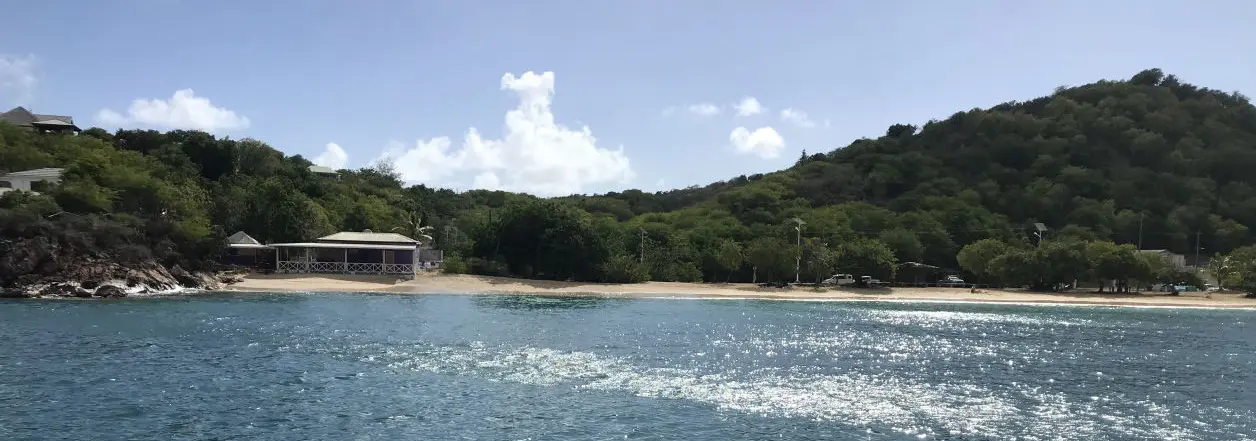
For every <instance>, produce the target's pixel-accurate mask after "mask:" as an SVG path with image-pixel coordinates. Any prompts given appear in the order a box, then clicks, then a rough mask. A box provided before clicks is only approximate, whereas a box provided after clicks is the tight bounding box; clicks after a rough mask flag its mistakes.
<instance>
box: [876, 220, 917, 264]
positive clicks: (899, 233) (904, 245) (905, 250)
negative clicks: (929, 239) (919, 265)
mask: <svg viewBox="0 0 1256 441" xmlns="http://www.w3.org/2000/svg"><path fill="white" fill-rule="evenodd" d="M878 239H880V240H881V242H882V243H884V244H885V245H886V246H889V247H890V249H892V250H894V257H895V258H897V259H898V261H899V262H915V261H918V260H920V258H921V256H923V255H924V251H925V247H924V245H923V244H921V243H920V238H918V237H916V233H913V232H911V231H908V230H906V229H903V228H895V229H893V230H886V231H883V232H881V234H880V236H878Z"/></svg>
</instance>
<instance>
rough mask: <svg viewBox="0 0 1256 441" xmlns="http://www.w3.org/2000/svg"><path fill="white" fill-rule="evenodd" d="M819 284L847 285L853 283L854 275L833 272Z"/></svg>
mask: <svg viewBox="0 0 1256 441" xmlns="http://www.w3.org/2000/svg"><path fill="white" fill-rule="evenodd" d="M820 284H821V285H834V286H847V285H854V284H855V276H852V275H850V274H834V275H833V277H829V278H827V279H824V281H822V282H820Z"/></svg>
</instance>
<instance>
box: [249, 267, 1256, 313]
mask: <svg viewBox="0 0 1256 441" xmlns="http://www.w3.org/2000/svg"><path fill="white" fill-rule="evenodd" d="M228 290H230V291H286V292H332V291H338V292H390V293H408V294H531V295H556V296H569V295H596V296H605V297H673V298H755V299H781V300H871V301H950V302H982V303H999V302H1006V303H1047V304H1081V305H1111V306H1159V307H1206V308H1250V309H1256V299H1245V298H1242V296H1240V295H1236V294H1212V295H1210V296H1205V295H1204V294H1202V293H1186V294H1183V295H1181V296H1176V297H1174V296H1167V295H1157V294H1130V295H1117V294H1102V295H1101V294H1093V293H1061V294H1039V293H1026V292H1017V291H981V292H978V293H971V292H969V290H968V289H965V288H892V289H873V290H863V289H843V290H832V289H830V290H815V289H812V288H796V289H767V288H759V287H758V286H757V285H753V284H748V283H731V284H722V283H721V284H700V283H677V282H649V283H639V284H600V283H576V282H555V281H547V280H525V279H511V278H501V277H482V276H469V275H422V276H420V277H418V278H417V279H416V280H408V281H407V280H398V279H395V278H392V277H383V276H355V275H284V274H274V275H261V274H253V275H249V276H248V277H245V278H244V280H243V281H241V282H240V283H237V284H234V285H231V286H229V287H228Z"/></svg>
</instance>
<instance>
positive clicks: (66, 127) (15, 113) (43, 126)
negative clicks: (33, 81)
mask: <svg viewBox="0 0 1256 441" xmlns="http://www.w3.org/2000/svg"><path fill="white" fill-rule="evenodd" d="M0 121H4V122H7V123H9V124H13V125H15V126H18V127H26V128H29V129H31V130H35V131H38V132H43V133H78V132H81V131H82V129H79V128H78V126H76V125H74V118H73V117H69V116H65V115H42V114H38V113H31V111H29V110H26V108H25V107H20V106H19V107H14V108H13V109H12V110H9V111H8V112H4V113H0Z"/></svg>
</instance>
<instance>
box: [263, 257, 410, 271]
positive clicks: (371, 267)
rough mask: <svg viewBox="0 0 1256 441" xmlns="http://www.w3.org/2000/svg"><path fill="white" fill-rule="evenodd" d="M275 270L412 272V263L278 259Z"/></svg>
mask: <svg viewBox="0 0 1256 441" xmlns="http://www.w3.org/2000/svg"><path fill="white" fill-rule="evenodd" d="M275 270H276V271H278V272H281V273H339V274H414V265H412V264H408V263H360V262H310V261H300V260H280V261H278V262H275Z"/></svg>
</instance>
